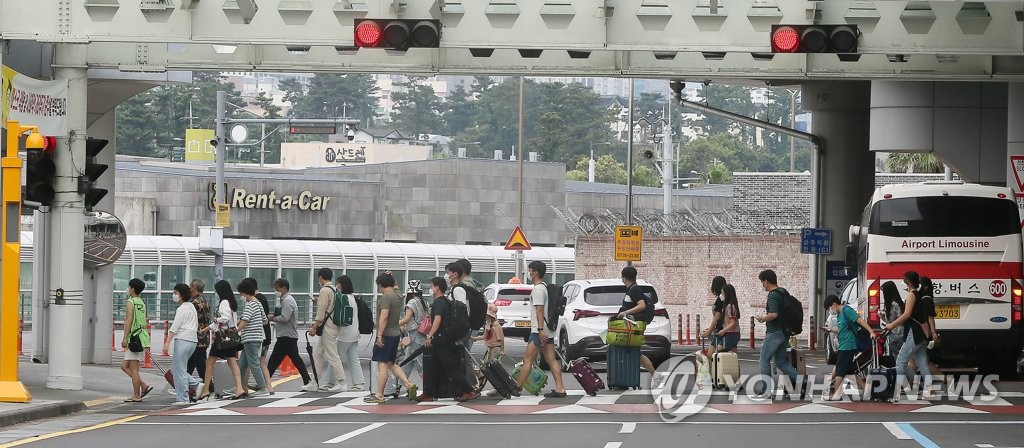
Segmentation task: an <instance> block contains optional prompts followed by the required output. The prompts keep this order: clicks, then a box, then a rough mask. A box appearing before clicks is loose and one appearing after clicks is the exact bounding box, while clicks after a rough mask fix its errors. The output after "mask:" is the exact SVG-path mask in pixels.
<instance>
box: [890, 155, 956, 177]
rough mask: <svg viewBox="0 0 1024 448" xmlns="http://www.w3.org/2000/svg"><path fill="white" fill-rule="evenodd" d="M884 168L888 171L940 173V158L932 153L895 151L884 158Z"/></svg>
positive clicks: (941, 163)
mask: <svg viewBox="0 0 1024 448" xmlns="http://www.w3.org/2000/svg"><path fill="white" fill-rule="evenodd" d="M885 170H886V171H888V172H890V173H941V172H943V170H945V167H944V166H943V162H942V160H940V159H939V158H938V157H936V156H935V154H932V153H909V152H895V153H892V154H889V156H888V157H886V158H885Z"/></svg>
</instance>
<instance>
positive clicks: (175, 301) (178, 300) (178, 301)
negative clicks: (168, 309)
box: [174, 293, 181, 303]
mask: <svg viewBox="0 0 1024 448" xmlns="http://www.w3.org/2000/svg"><path fill="white" fill-rule="evenodd" d="M174 303H181V295H180V294H178V293H174Z"/></svg>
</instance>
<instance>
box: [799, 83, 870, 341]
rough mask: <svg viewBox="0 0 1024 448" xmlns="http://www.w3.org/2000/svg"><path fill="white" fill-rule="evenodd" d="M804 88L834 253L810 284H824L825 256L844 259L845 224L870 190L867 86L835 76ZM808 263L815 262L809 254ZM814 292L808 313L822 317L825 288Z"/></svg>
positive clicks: (856, 216) (823, 221)
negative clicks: (816, 142)
mask: <svg viewBox="0 0 1024 448" xmlns="http://www.w3.org/2000/svg"><path fill="white" fill-rule="evenodd" d="M802 87H803V90H802V93H801V95H802V96H801V98H803V108H804V110H809V111H811V113H812V117H811V118H812V119H811V130H810V132H811V133H812V134H814V135H816V136H818V137H820V138H821V139H822V142H823V147H822V150H821V153H822V154H821V163H820V165H819V166H820V170H819V171H820V172H819V173H812V175H821V176H823V177H822V179H821V182H820V183H821V191H820V192H819V194H818V196H817V198H818V199H817V200H818V203H819V207H820V208H819V210H820V212H819V216H820V218H819V219H820V226H821V227H822V228H825V229H831V230H832V253H831V254H830V255H828V256H826V257H819V258H823V260H820V263H819V264H818V269H817V272H818V274H817V279H816V280H815V279H811V280H812V283H813V284H815V285H822V286H823V285H825V269H824V259H827V260H839V261H842V260H845V258H846V244H847V243H848V241H847V234H848V229H849V228H850V225H852V224H855V223H857V222H859V221H860V215H861V212H862V211H863V209H864V205H865V204H867V202H868V200H869V199H870V198H871V193H872V192H873V191H874V178H875V175H874V174H875V170H874V155H873V154H872V153H871V152H869V151H868V123H869V117H870V115H869V103H868V98H869V96H870V89H871V86H870V84H869V83H867V82H861V81H834V82H822V83H811V84H804V85H803V86H802ZM812 184H813V182H812ZM813 197H815V196H814V195H813V194H812V198H813ZM812 257H813V256H812ZM809 264H811V265H814V259H813V258H812V259H811V260H810V263H809ZM813 272H814V270H813V269H812V273H813ZM812 297H813V299H811V298H809V299H808V305H809V308H810V309H809V310H808V312H809V314H810V315H812V316H821V315H822V314H821V310H822V307H821V306H822V303H824V298H825V295H824V288H819V289H818V290H817V291H815V293H814V294H813V296H812ZM818 325H820V319H819V320H818ZM818 340H821V339H820V338H818Z"/></svg>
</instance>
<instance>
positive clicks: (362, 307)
mask: <svg viewBox="0 0 1024 448" xmlns="http://www.w3.org/2000/svg"><path fill="white" fill-rule="evenodd" d="M356 312H357V313H359V334H372V333H373V312H372V311H370V306H369V305H367V304H366V302H365V301H364V300H363V298H362V296H356Z"/></svg>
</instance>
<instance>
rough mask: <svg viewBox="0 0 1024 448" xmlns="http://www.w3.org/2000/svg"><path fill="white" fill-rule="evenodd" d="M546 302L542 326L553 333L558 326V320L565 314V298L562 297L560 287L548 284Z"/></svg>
mask: <svg viewBox="0 0 1024 448" xmlns="http://www.w3.org/2000/svg"><path fill="white" fill-rule="evenodd" d="M545 286H547V288H548V302H547V304H546V305H545V306H544V313H545V315H544V324H545V326H547V327H548V329H549V330H551V331H555V330H556V328H555V327H557V326H558V318H559V317H561V316H562V314H563V313H565V297H562V287H561V286H560V285H556V284H554V283H548V284H546V285H545Z"/></svg>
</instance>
